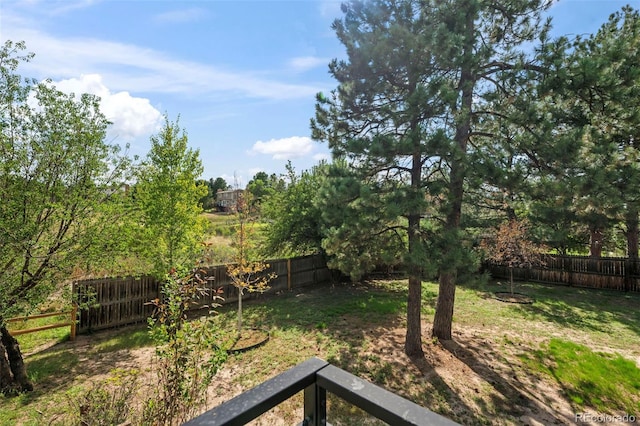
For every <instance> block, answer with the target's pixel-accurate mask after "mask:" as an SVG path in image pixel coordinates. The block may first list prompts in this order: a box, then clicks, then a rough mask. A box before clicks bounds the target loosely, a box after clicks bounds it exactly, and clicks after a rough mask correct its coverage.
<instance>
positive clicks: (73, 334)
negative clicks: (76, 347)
mask: <svg viewBox="0 0 640 426" xmlns="http://www.w3.org/2000/svg"><path fill="white" fill-rule="evenodd" d="M63 315H66V316H67V317H69V321H64V322H57V323H55V324H47V325H41V326H39V327H34V328H19V329H13V330H9V333H10V334H11V335H12V336H20V335H21V334H29V333H35V332H37V331H44V330H50V329H52V328H61V327H69V328H70V335H69V339H70V340H75V338H76V324H77V321H76V318H77V315H78V306H77V305H75V304H74V305H73V308H72V309H71V310H70V311H64V312H50V313H47V314H40V315H31V316H26V317H14V318H9V319H8V320H7V324H14V323H25V322H27V321H31V320H35V319H40V318H50V317H59V316H63Z"/></svg>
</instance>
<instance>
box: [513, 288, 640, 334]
mask: <svg viewBox="0 0 640 426" xmlns="http://www.w3.org/2000/svg"><path fill="white" fill-rule="evenodd" d="M523 286H525V287H527V288H530V289H532V290H533V289H535V290H536V291H535V293H536V294H534V297H535V299H536V302H535V303H534V304H532V305H524V306H522V307H521V309H522V313H523V315H524V316H525V318H527V319H531V320H539V319H542V320H545V321H548V322H552V323H555V324H557V325H559V326H562V327H572V328H576V329H583V330H588V331H595V332H601V333H610V334H615V330H614V329H612V326H611V324H613V323H619V324H621V325H623V326H624V327H625V328H627V329H628V330H630V331H631V332H633V333H634V334H635V335H636V336H640V310H638V308H637V307H638V306H640V294H634V293H623V292H615V291H612V290H598V289H585V288H575V287H566V286H548V285H543V284H531V283H524V284H523ZM532 292H533V291H532Z"/></svg>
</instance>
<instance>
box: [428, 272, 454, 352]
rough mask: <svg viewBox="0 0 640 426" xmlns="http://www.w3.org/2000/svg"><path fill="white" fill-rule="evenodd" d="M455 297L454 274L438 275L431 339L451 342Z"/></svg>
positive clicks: (443, 273)
mask: <svg viewBox="0 0 640 426" xmlns="http://www.w3.org/2000/svg"><path fill="white" fill-rule="evenodd" d="M455 297H456V273H455V272H442V273H440V285H439V288H438V303H437V304H436V314H435V316H434V317H433V333H432V334H433V337H437V338H438V339H442V340H451V323H452V322H453V305H454V302H455Z"/></svg>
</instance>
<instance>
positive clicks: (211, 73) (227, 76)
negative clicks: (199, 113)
mask: <svg viewBox="0 0 640 426" xmlns="http://www.w3.org/2000/svg"><path fill="white" fill-rule="evenodd" d="M2 24H3V34H6V37H7V38H8V39H12V40H25V42H26V44H27V47H28V49H29V51H32V52H36V57H35V58H34V60H33V61H32V62H31V63H29V64H25V66H24V69H25V70H27V71H28V72H29V74H30V75H33V74H34V73H37V75H36V76H40V77H50V78H53V79H57V80H60V79H66V78H70V77H74V76H77V75H79V74H96V73H99V74H100V75H102V76H103V79H104V81H105V84H106V85H107V86H108V87H110V88H111V89H112V90H117V91H120V90H128V91H136V92H145V93H178V94H181V95H185V96H197V97H202V96H205V95H216V96H218V97H220V96H222V95H227V96H232V97H239V96H240V97H242V96H245V97H251V98H262V99H271V100H284V99H300V98H310V97H313V96H315V94H316V93H318V92H320V91H323V90H324V88H323V87H319V86H318V85H308V84H291V83H286V82H280V81H277V80H274V79H269V78H265V77H263V76H260V75H259V72H247V71H235V70H224V69H221V68H219V67H216V66H211V65H207V64H203V63H200V62H193V61H187V60H182V59H180V58H176V57H171V56H169V55H167V54H165V53H163V52H161V51H157V50H154V49H148V48H144V47H140V46H136V45H132V44H125V43H119V42H112V41H106V40H100V39H93V38H58V37H54V36H51V35H49V34H46V33H44V32H41V31H38V30H34V29H29V28H28V26H29V23H28V21H26V20H25V19H24V18H22V17H17V16H15V15H13V16H11V15H10V16H3V21H2Z"/></svg>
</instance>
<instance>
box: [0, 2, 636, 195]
mask: <svg viewBox="0 0 640 426" xmlns="http://www.w3.org/2000/svg"><path fill="white" fill-rule="evenodd" d="M625 4H631V5H632V6H634V7H635V8H640V1H639V0H636V1H617V0H560V1H559V2H558V3H557V4H555V5H554V6H553V7H552V8H551V10H550V14H551V15H552V16H553V22H554V31H553V33H554V35H561V34H569V33H572V34H581V33H587V34H590V33H593V32H595V31H597V29H598V28H599V27H600V26H601V25H602V24H603V23H604V22H605V21H606V20H607V18H608V16H609V15H610V14H611V13H613V12H615V11H617V10H619V9H620V8H621V7H622V6H623V5H625ZM340 16H341V12H340V2H339V1H332V0H331V1H330V0H289V1H278V0H263V1H249V0H235V1H232V0H228V1H218V0H211V1H206V0H199V1H188V0H187V1H170V0H0V41H2V42H4V40H7V39H11V40H14V41H18V40H24V41H26V43H27V48H28V50H29V51H32V52H34V53H35V54H36V57H35V58H34V60H33V61H32V62H31V63H30V64H28V65H27V66H24V67H23V68H22V69H21V71H20V72H21V74H23V75H24V76H29V77H35V78H38V79H44V78H50V79H52V80H53V81H54V82H55V84H56V86H57V87H58V88H59V89H61V90H64V91H73V92H75V93H81V92H89V93H94V94H97V95H99V96H101V97H102V99H103V101H102V110H103V112H105V114H106V115H107V116H108V117H109V118H110V120H111V121H112V122H113V123H114V124H113V125H112V127H111V129H110V133H109V138H110V140H112V141H114V142H117V143H120V144H122V145H124V144H127V143H128V144H130V145H131V149H130V153H131V154H133V155H139V156H144V155H145V154H146V153H147V151H148V149H149V142H148V141H149V136H150V135H151V134H153V133H155V132H157V130H158V126H159V124H160V123H161V118H162V115H163V114H165V113H166V114H168V116H169V118H170V119H171V120H175V119H176V118H177V116H178V115H180V124H181V126H182V127H183V128H184V129H185V130H186V131H187V133H188V136H189V144H190V146H191V147H193V148H197V149H199V150H200V155H201V158H202V162H203V164H204V167H205V172H204V175H203V178H206V179H208V178H216V177H218V176H222V177H224V178H225V179H226V180H227V182H229V183H230V184H233V183H234V176H235V178H236V179H237V181H238V184H239V185H241V186H244V185H246V183H247V182H248V181H249V179H251V177H252V176H253V175H254V174H255V173H257V172H258V171H265V172H267V173H276V174H280V173H283V172H284V166H285V164H286V162H287V160H291V161H292V163H293V165H294V166H295V167H296V169H297V170H303V169H308V168H310V167H311V166H313V165H314V164H316V163H317V162H318V161H319V160H320V159H323V158H328V157H329V151H328V149H327V147H326V146H325V145H323V144H321V143H317V142H313V141H311V139H310V137H309V136H310V130H309V119H310V118H311V117H312V116H313V114H314V103H315V93H317V92H319V91H324V92H328V91H329V90H331V89H332V88H334V87H335V85H336V83H335V81H334V80H333V79H332V78H331V76H330V75H329V74H328V68H327V64H328V63H329V61H330V60H331V59H332V58H336V57H338V58H341V57H343V56H344V49H343V48H342V46H341V45H340V43H339V42H338V41H337V39H336V37H335V35H334V33H333V32H332V30H331V28H330V27H331V22H332V21H333V20H334V19H335V18H337V17H340Z"/></svg>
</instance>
